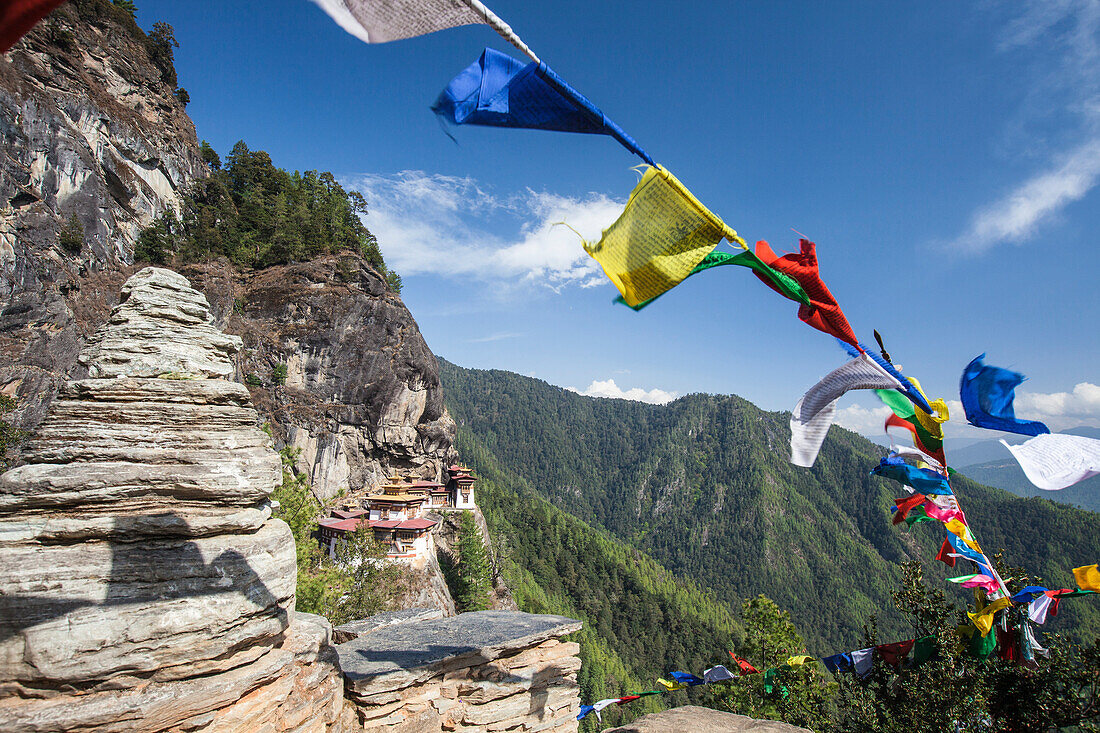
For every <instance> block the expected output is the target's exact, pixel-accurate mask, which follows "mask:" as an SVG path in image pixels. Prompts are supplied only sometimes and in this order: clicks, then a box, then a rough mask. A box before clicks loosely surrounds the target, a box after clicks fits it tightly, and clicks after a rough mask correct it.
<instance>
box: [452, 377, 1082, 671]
mask: <svg viewBox="0 0 1100 733" xmlns="http://www.w3.org/2000/svg"><path fill="white" fill-rule="evenodd" d="M440 379H441V381H442V383H443V385H444V390H445V395H446V398H445V399H446V402H447V405H448V409H449V410H450V412H451V414H452V416H453V417H454V419H455V421H456V422H457V424H458V434H459V436H460V442H461V440H463V437H462V436H468V439H469V440H471V441H473V442H476V443H477V444H478V445H480V446H482V447H483V448H484V450H485V451H486V452H487V453H488V454H489V455H491V456H492V458H493V460H494V461H495V462H496V463H497V464H498V465H499V466H500V467H501V469H503V470H504V471H507V472H508V473H510V474H513V475H514V476H516V477H520V478H522V479H523V481H524V483H525V484H526V485H528V486H530V487H531V490H532V491H534V492H537V493H538V495H539V496H541V497H543V498H545V499H546V500H548V501H549V502H550V504H552V505H553V506H554V507H556V508H558V509H560V510H563V511H564V512H567V513H568V514H570V515H572V516H574V517H577V518H579V519H581V520H583V521H584V522H586V523H588V524H590V525H592V526H594V527H599V528H602V529H604V530H606V531H607V532H608V533H610V536H612V537H614V538H615V539H617V540H618V541H620V542H625V543H627V544H628V545H630V546H632V547H634V548H637V549H638V550H642V551H643V552H644V553H646V554H647V555H648V556H650V557H652V558H653V559H654V560H656V561H657V563H659V564H660V565H663V566H664V567H666V568H668V569H669V570H671V571H672V572H673V573H675V574H676V575H678V576H680V577H682V578H686V579H690V580H691V581H693V582H694V583H696V584H698V585H699V586H700V587H701V588H703V589H709V590H710V591H711V592H713V594H714V596H715V597H716V598H717V599H718V600H720V601H723V602H725V603H726V604H728V605H729V607H731V608H736V607H737V606H738V604H739V603H740V601H741V599H743V598H745V597H751V596H755V595H756V594H758V593H764V594H766V595H768V596H770V597H771V598H773V599H774V600H776V602H778V603H779V604H780V605H781V606H783V607H785V608H788V609H790V611H791V613H792V617H793V618H794V620H795V622H796V623H797V624H798V625H799V628H800V630H801V632H802V633H803V634H804V635H805V636H806V638H807V640H808V643H809V645H810V647H811V648H810V652H811V653H815V654H821V653H832V652H835V651H843V650H846V649H851V648H853V647H854V645H856V644H858V643H859V640H860V635H861V628H862V626H863V624H864V623H866V622H867V621H868V619H869V618H870V617H871V616H872V615H877V616H878V619H879V628H880V633H881V635H882V636H883V638H892V637H897V638H906V636H905V634H907V633H909V632H911V629H908V628H906V627H905V626H903V625H902V623H901V621H900V618H899V616H898V614H897V613H896V612H895V611H894V610H893V608H892V602H891V598H890V592H891V591H892V590H893V589H894V588H895V587H896V583H897V580H898V576H899V572H898V564H899V563H901V562H903V561H905V560H909V559H920V560H922V561H923V562H924V563H925V565H926V568H927V572H928V575H929V576H930V577H931V578H932V579H933V582H939V580H940V579H942V578H943V577H944V569H943V568H944V566H942V565H941V564H939V563H935V562H934V561H933V560H932V558H933V556H934V555H935V552H936V550H937V549H938V547H939V545H940V543H941V542H942V539H943V530H942V529H941V528H939V527H937V526H934V525H929V524H918V525H915V526H914V527H913V528H912V529H911V530H906V529H904V528H900V529H899V528H897V527H893V526H891V524H890V519H889V517H890V513H889V510H890V506H891V504H892V503H893V502H892V500H893V499H894V498H895V497H897V496H901V495H902V493H903V492H902V490H901V488H900V487H898V486H897V485H896V484H892V483H890V482H886V481H883V480H881V479H878V478H876V477H873V476H871V475H869V473H868V471H869V470H870V468H871V467H872V466H874V465H875V464H876V463H877V462H878V459H879V457H880V456H882V455H883V454H884V451H883V449H882V448H881V447H879V446H875V445H873V444H872V443H870V442H869V441H867V440H866V439H864V438H862V437H860V436H858V435H856V434H855V433H852V432H849V431H847V430H843V429H840V428H834V429H833V430H832V431H830V434H829V437H828V439H827V440H826V442H825V445H824V447H823V449H822V452H821V456H820V458H819V459H818V461H817V464H816V465H815V466H814V467H813V468H812V469H802V468H798V467H795V466H792V465H791V464H790V463H789V462H788V460H787V458H788V440H789V428H788V420H789V415H788V414H786V413H772V412H765V411H763V410H760V409H759V408H757V407H755V406H754V405H752V404H751V403H749V402H747V401H746V400H743V399H741V398H739V397H735V396H715V395H698V394H696V395H688V396H686V397H683V398H680V399H678V400H675V401H674V402H672V403H669V404H668V405H648V404H643V403H639V402H630V401H626V400H614V399H598V398H591V397H584V396H582V395H579V394H575V393H573V392H569V391H567V390H564V389H562V388H559V387H555V386H552V385H549V384H547V383H546V382H543V381H540V380H537V379H532V378H529V377H523V376H520V375H518V374H512V373H509V372H503V371H480V370H472V369H463V368H461V367H457V366H455V365H453V364H450V363H448V362H446V361H444V360H442V359H441V360H440ZM955 488H956V491H957V493H958V495H959V497H960V500H961V502H962V504H963V506H964V508H965V510H966V511H967V514H968V517H969V518H970V522H971V524H972V526H973V527H974V531H975V532H976V533H977V535H978V538H979V540H981V541H982V542H983V544H984V546H985V547H986V549H987V550H989V551H991V552H996V551H997V550H999V549H1000V548H1004V549H1005V551H1006V559H1007V560H1008V562H1009V563H1010V564H1011V565H1017V566H1021V567H1023V568H1026V569H1027V570H1028V571H1030V572H1032V573H1034V574H1037V575H1039V576H1041V577H1042V578H1043V579H1045V580H1047V581H1049V582H1050V583H1052V584H1055V585H1059V587H1062V586H1064V585H1069V584H1071V583H1072V582H1073V576H1072V574H1071V573H1070V569H1071V568H1073V567H1074V566H1075V565H1082V564H1086V563H1089V562H1094V561H1095V559H1096V557H1095V552H1096V548H1097V547H1098V546H1100V515H1097V514H1095V513H1091V512H1085V511H1082V510H1079V509H1075V508H1072V507H1067V506H1061V505H1057V504H1054V503H1053V502H1050V501H1046V500H1043V499H1019V498H1016V497H1013V496H1011V495H1010V494H1007V493H1005V492H1004V491H1000V490H998V489H992V488H989V487H986V486H981V485H979V484H975V483H973V482H972V481H970V480H968V479H967V478H965V477H959V478H958V479H957V480H956V481H955ZM516 511H522V509H521V508H518V507H517V508H516ZM527 532H528V534H527V536H526V538H525V542H534V543H537V542H540V541H541V539H540V536H539V532H540V530H539V527H538V526H532V527H529V528H528V530H527ZM589 582H590V583H598V582H599V580H598V579H590V580H589ZM949 593H953V594H957V598H958V599H959V600H960V601H961V600H963V598H964V597H963V595H962V593H961V592H959V591H955V590H953V589H949ZM1056 622H1057V623H1059V624H1063V625H1064V626H1066V627H1067V628H1073V629H1074V630H1075V631H1076V632H1079V633H1081V634H1084V635H1088V634H1095V633H1098V632H1100V604H1096V603H1089V602H1084V603H1077V604H1074V605H1073V606H1072V610H1071V611H1069V612H1067V613H1065V614H1062V615H1060V616H1059V617H1058V619H1056Z"/></svg>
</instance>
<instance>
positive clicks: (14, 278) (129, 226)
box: [0, 0, 205, 427]
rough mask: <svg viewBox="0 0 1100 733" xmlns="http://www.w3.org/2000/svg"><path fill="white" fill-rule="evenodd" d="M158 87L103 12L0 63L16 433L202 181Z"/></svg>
mask: <svg viewBox="0 0 1100 733" xmlns="http://www.w3.org/2000/svg"><path fill="white" fill-rule="evenodd" d="M124 21H125V22H124ZM161 77H162V72H161V70H159V69H158V68H157V67H155V66H154V65H153V64H152V63H151V61H150V59H149V56H148V54H147V53H146V49H145V46H144V34H143V33H142V32H141V31H140V30H139V29H138V28H137V26H136V25H134V24H133V21H132V20H130V19H129V18H128V17H127V16H126V15H125V13H124V12H122V11H121V10H120V9H118V8H115V7H114V6H112V5H111V4H110V3H108V2H106V1H105V0H77V1H76V2H70V3H67V4H66V5H63V6H62V7H60V8H58V10H57V11H55V12H54V13H53V14H52V15H51V16H50V18H48V19H47V20H46V21H44V22H42V23H40V24H39V25H38V26H37V27H36V28H34V29H33V30H32V31H31V32H30V33H28V34H27V35H26V36H25V37H24V39H23V40H22V41H20V42H19V43H18V44H17V45H16V46H15V48H13V49H12V50H11V51H10V52H9V53H7V54H4V55H2V56H0V149H3V151H4V155H3V156H0V390H4V391H5V392H6V393H9V394H14V395H15V396H17V397H18V398H19V408H20V412H19V414H18V415H17V417H18V419H19V420H20V421H21V424H22V426H24V427H33V425H35V424H36V423H37V422H38V420H40V419H41V416H42V415H43V414H44V411H45V407H46V406H47V405H48V402H49V398H50V396H51V395H52V387H53V386H56V384H58V383H59V382H60V381H61V380H62V378H63V377H64V375H66V374H67V373H68V372H69V370H70V369H71V368H72V367H73V366H74V364H75V361H76V356H77V354H78V353H79V351H80V348H81V346H82V341H83V338H85V337H86V336H88V335H90V334H91V333H92V332H94V331H95V329H96V328H97V327H98V326H99V324H100V323H101V322H102V319H103V318H104V317H105V316H106V314H107V312H108V311H109V310H110V308H111V306H112V305H113V300H114V298H115V297H116V296H117V293H118V287H119V285H121V283H122V280H124V279H125V277H124V276H117V275H115V276H114V277H110V276H109V274H110V273H115V272H117V268H119V267H121V266H124V265H125V263H127V262H129V261H130V259H131V258H132V255H133V245H134V242H135V240H136V238H137V236H138V233H139V232H140V230H141V229H142V228H143V227H145V226H148V225H149V224H150V223H152V221H153V220H154V219H155V218H156V217H157V216H159V215H160V214H162V213H163V212H164V211H165V210H167V209H168V207H170V206H176V205H178V202H179V191H181V190H182V189H183V188H184V187H186V186H187V185H189V183H190V182H191V181H192V180H194V179H195V178H196V177H198V176H202V175H204V174H205V166H204V165H203V164H202V159H201V155H200V153H199V147H198V144H197V141H196V139H195V129H194V125H193V124H192V122H191V120H190V119H189V118H188V117H187V115H186V114H185V113H184V110H183V105H182V104H180V102H179V100H177V99H176V97H175V96H174V95H173V88H172V87H171V86H170V85H168V84H167V83H165V82H164V81H163V80H162V78H161ZM72 216H75V217H76V219H77V222H78V226H77V228H76V231H75V232H73V233H72V236H70V239H69V241H67V242H65V243H63V242H62V240H61V237H60V233H61V230H62V228H63V227H65V226H66V225H68V223H69V222H70V219H71V217H72ZM105 275H108V280H109V282H107V283H102V282H101V281H102V280H103V278H104V276H105Z"/></svg>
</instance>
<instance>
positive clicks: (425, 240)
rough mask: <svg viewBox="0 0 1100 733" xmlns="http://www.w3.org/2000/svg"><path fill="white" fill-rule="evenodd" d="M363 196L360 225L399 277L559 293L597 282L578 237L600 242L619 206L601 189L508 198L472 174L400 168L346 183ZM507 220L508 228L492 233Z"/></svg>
mask: <svg viewBox="0 0 1100 733" xmlns="http://www.w3.org/2000/svg"><path fill="white" fill-rule="evenodd" d="M347 185H348V186H350V187H351V188H354V189H358V190H359V191H361V192H362V193H363V195H364V196H365V197H366V199H367V207H368V210H369V213H368V214H367V216H366V219H365V223H366V225H367V228H369V229H370V230H371V232H372V233H374V235H375V236H376V237H377V238H378V242H379V245H380V246H381V248H382V251H383V253H384V255H385V257H386V263H387V264H388V265H389V266H391V267H392V268H393V269H394V270H396V271H397V272H399V273H401V274H402V275H424V274H433V275H440V276H445V277H463V278H473V279H477V280H480V281H485V282H496V283H501V282H510V283H513V284H518V283H525V284H536V285H541V286H546V287H548V288H551V289H554V290H557V289H559V288H561V287H563V286H567V285H574V286H580V287H590V286H592V285H597V284H600V283H601V282H603V275H602V273H601V271H600V268H599V265H597V264H596V261H595V260H593V259H592V258H591V257H589V256H588V254H587V253H586V252H585V251H584V249H583V248H582V246H581V242H580V238H579V237H578V236H577V234H575V233H574V232H573V231H571V230H570V229H569V228H568V227H565V226H555V225H556V224H557V223H558V222H565V223H567V224H568V225H569V226H570V227H572V228H573V229H575V230H577V231H578V232H579V233H580V234H581V235H582V236H583V237H585V238H586V239H591V240H596V239H599V237H600V233H601V231H602V230H603V229H605V228H606V227H608V226H609V225H610V224H611V223H612V222H613V221H614V220H615V218H616V217H617V216H618V215H619V213H620V212H621V211H622V207H623V203H622V202H619V201H615V200H614V199H611V198H609V197H607V196H605V195H602V194H594V193H593V194H589V195H587V196H584V197H581V198H573V197H569V196H560V195H557V194H553V193H547V192H537V191H532V190H530V189H528V190H526V191H524V192H522V193H519V194H516V195H513V196H509V197H506V198H500V197H497V196H494V195H492V194H490V193H488V192H487V191H485V190H484V189H483V188H482V187H481V186H480V185H479V184H478V183H477V181H475V180H473V179H471V178H457V177H454V176H443V175H435V174H428V173H424V172H423V171H403V172H401V173H399V174H397V175H394V176H377V175H364V176H359V177H356V178H353V179H351V180H349V181H347ZM502 222H511V227H512V230H513V231H512V233H511V234H508V235H506V236H501V235H499V234H497V233H495V231H494V230H498V229H499V228H500V226H501V224H502Z"/></svg>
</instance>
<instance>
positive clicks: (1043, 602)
mask: <svg viewBox="0 0 1100 733" xmlns="http://www.w3.org/2000/svg"><path fill="white" fill-rule="evenodd" d="M1053 600H1054V599H1053V598H1051V597H1050V596H1048V595H1047V594H1046V593H1044V594H1043V595H1041V596H1036V597H1035V600H1033V601H1032V602H1031V603H1030V604H1028V607H1027V617H1028V618H1029V619H1031V620H1032V621H1034V622H1035V623H1037V624H1040V625H1041V624H1045V623H1046V622H1047V611H1048V610H1049V609H1050V604H1051V601H1053Z"/></svg>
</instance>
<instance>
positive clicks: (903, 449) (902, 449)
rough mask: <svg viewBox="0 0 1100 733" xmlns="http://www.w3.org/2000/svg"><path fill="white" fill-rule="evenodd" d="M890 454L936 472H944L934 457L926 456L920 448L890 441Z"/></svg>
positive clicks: (941, 465)
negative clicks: (927, 466) (921, 464)
mask: <svg viewBox="0 0 1100 733" xmlns="http://www.w3.org/2000/svg"><path fill="white" fill-rule="evenodd" d="M890 452H891V453H893V454H895V455H897V456H898V457H899V458H908V459H910V460H914V461H920V462H921V463H925V464H928V465H929V466H930V467H932V468H934V469H936V470H937V471H943V470H944V467H943V464H942V463H940V462H939V460H938V459H937V458H936V457H935V456H930V455H928V454H927V453H925V452H924V451H922V450H921V449H920V448H916V447H910V446H907V445H898V444H897V443H895V442H893V440H892V439H891V441H890Z"/></svg>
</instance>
